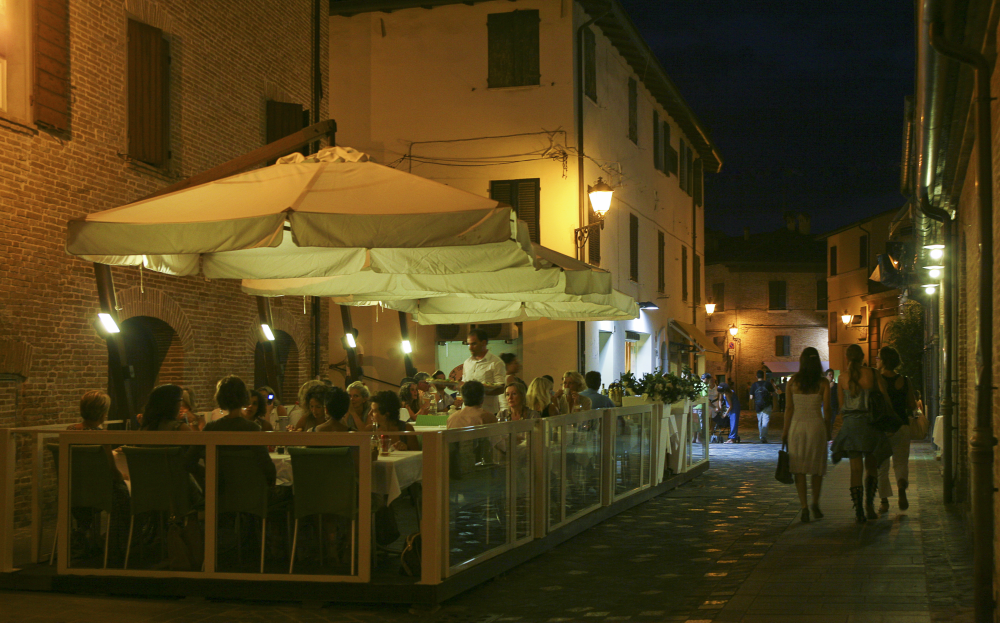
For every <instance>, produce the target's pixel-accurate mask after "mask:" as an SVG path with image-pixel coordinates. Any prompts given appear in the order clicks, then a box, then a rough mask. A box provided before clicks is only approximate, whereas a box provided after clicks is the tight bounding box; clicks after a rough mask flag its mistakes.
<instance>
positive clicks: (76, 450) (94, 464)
mask: <svg viewBox="0 0 1000 623" xmlns="http://www.w3.org/2000/svg"><path fill="white" fill-rule="evenodd" d="M113 500H114V480H113V479H112V476H111V466H110V465H109V464H108V456H107V454H106V453H105V450H104V446H100V445H75V446H70V509H75V508H87V509H94V510H97V511H104V512H106V513H107V514H108V530H107V532H106V533H105V535H104V568H105V569H107V568H108V539H109V538H110V536H111V508H112V505H113ZM95 526H96V530H97V532H98V534H100V529H101V528H100V526H101V524H100V520H99V519H98V520H97V521H96V522H95Z"/></svg>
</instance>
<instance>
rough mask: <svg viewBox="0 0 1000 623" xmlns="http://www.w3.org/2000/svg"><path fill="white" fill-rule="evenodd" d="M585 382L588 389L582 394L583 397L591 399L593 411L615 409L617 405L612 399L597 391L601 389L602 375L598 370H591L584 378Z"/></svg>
mask: <svg viewBox="0 0 1000 623" xmlns="http://www.w3.org/2000/svg"><path fill="white" fill-rule="evenodd" d="M583 380H584V382H585V383H586V384H587V389H585V390H583V391H582V392H580V395H581V396H586V397H587V398H590V408H591V409H614V408H615V403H613V402H611V399H610V398H608V397H607V396H605V395H604V394H602V393H601V392H599V391H597V390H598V389H600V387H601V373H600V372H598V371H596V370H591V371H590V372H588V373H587V374H585V375H584V377H583Z"/></svg>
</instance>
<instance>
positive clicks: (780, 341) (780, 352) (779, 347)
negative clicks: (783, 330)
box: [774, 335, 785, 357]
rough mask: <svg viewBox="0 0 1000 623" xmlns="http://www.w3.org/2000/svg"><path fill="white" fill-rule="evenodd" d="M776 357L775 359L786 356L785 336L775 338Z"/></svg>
mask: <svg viewBox="0 0 1000 623" xmlns="http://www.w3.org/2000/svg"><path fill="white" fill-rule="evenodd" d="M774 356H775V357H784V356H785V336H783V335H775V336H774Z"/></svg>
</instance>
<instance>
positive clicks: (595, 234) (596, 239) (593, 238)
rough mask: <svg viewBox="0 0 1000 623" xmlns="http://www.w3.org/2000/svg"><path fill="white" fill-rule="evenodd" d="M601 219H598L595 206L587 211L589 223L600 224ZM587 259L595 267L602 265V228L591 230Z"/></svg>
mask: <svg viewBox="0 0 1000 623" xmlns="http://www.w3.org/2000/svg"><path fill="white" fill-rule="evenodd" d="M599 220H600V219H598V218H597V213H596V212H594V206H590V208H588V209H587V223H588V224H593V223H596V222H598V221H599ZM587 245H588V248H587V258H588V261H589V262H590V263H591V264H593V265H594V266H600V265H601V228H600V227H594V228H593V229H591V230H590V238H588V241H587Z"/></svg>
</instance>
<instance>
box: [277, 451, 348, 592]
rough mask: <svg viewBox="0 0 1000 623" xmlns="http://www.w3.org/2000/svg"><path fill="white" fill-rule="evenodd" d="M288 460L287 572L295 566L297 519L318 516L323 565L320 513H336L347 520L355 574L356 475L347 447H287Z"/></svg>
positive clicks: (321, 519) (321, 518) (321, 517)
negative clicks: (290, 525) (290, 524)
mask: <svg viewBox="0 0 1000 623" xmlns="http://www.w3.org/2000/svg"><path fill="white" fill-rule="evenodd" d="M288 454H289V455H290V456H291V460H292V492H293V496H294V502H293V507H294V514H295V531H294V533H293V536H292V556H291V560H290V561H289V563H288V572H289V573H292V571H293V569H294V568H295V550H296V546H297V545H298V538H299V520H300V519H303V518H305V517H311V516H313V515H318V516H319V533H320V534H319V539H318V541H319V544H320V545H319V551H320V564H321V565H322V564H323V545H324V543H323V515H324V514H326V515H339V516H341V517H344V518H346V519H350V521H351V575H354V573H355V564H356V563H355V561H356V558H357V556H356V552H355V548H356V544H357V520H358V476H357V470H356V468H355V465H354V458H353V457H352V456H351V450H350V448H289V449H288Z"/></svg>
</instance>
